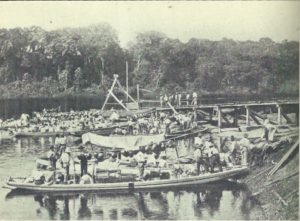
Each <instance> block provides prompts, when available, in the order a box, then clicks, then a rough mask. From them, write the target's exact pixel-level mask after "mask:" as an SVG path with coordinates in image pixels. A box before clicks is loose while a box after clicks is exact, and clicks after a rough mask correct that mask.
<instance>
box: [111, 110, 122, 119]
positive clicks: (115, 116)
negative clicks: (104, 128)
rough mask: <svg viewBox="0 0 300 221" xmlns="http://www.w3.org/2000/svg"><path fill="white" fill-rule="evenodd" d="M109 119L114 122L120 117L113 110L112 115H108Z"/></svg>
mask: <svg viewBox="0 0 300 221" xmlns="http://www.w3.org/2000/svg"><path fill="white" fill-rule="evenodd" d="M109 119H110V120H111V121H112V122H115V121H117V120H119V119H120V115H119V114H118V113H117V111H115V110H113V111H112V114H111V115H110V117H109Z"/></svg>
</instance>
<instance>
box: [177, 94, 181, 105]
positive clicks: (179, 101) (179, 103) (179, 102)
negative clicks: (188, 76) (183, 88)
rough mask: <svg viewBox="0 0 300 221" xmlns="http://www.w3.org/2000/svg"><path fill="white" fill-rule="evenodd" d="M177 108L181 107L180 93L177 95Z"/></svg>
mask: <svg viewBox="0 0 300 221" xmlns="http://www.w3.org/2000/svg"><path fill="white" fill-rule="evenodd" d="M178 106H179V107H180V106H181V93H179V94H178Z"/></svg>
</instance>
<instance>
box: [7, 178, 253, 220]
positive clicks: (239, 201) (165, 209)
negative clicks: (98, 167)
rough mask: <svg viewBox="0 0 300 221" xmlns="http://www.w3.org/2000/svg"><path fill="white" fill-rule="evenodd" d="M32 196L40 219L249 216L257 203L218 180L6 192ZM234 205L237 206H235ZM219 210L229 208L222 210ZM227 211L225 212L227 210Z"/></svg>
mask: <svg viewBox="0 0 300 221" xmlns="http://www.w3.org/2000/svg"><path fill="white" fill-rule="evenodd" d="M24 197H25V198H26V197H30V198H33V199H34V202H35V204H34V205H33V207H35V208H36V216H37V217H39V218H43V219H64V220H65V219H67V220H68V219H80V220H83V219H110V220H115V219H224V218H226V216H228V218H229V214H231V215H232V217H231V219H249V217H250V213H251V211H252V209H253V208H254V207H257V203H256V202H253V201H252V200H251V198H250V197H249V193H248V192H247V190H246V189H245V187H244V186H240V185H232V184H231V183H221V184H216V185H210V186H206V187H203V186H198V187H194V188H192V189H189V190H170V191H160V192H134V193H124V192H123V193H121V192H120V193H105V194H104V193H85V194H68V195H55V194H52V195H51V194H37V195H34V196H33V195H31V194H28V195H25V194H24V193H20V192H15V193H10V195H9V196H7V198H8V199H9V200H18V199H20V198H24ZM237 208H238V209H237ZM223 211H230V212H229V214H224V212H223ZM227 213H228V212H227Z"/></svg>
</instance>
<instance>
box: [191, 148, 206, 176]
mask: <svg viewBox="0 0 300 221" xmlns="http://www.w3.org/2000/svg"><path fill="white" fill-rule="evenodd" d="M195 148H196V150H195V151H194V159H195V161H196V168H197V175H199V174H200V171H201V168H204V172H208V157H206V156H205V155H204V152H203V144H202V145H197V146H196V147H195Z"/></svg>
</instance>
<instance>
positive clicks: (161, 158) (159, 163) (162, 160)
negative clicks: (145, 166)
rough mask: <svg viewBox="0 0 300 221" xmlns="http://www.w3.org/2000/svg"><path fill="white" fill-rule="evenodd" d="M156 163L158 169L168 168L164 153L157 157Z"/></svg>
mask: <svg viewBox="0 0 300 221" xmlns="http://www.w3.org/2000/svg"><path fill="white" fill-rule="evenodd" d="M156 162H157V166H158V167H159V168H167V167H168V163H167V156H166V154H165V152H164V151H162V152H160V154H159V155H158V156H157V159H156Z"/></svg>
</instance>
